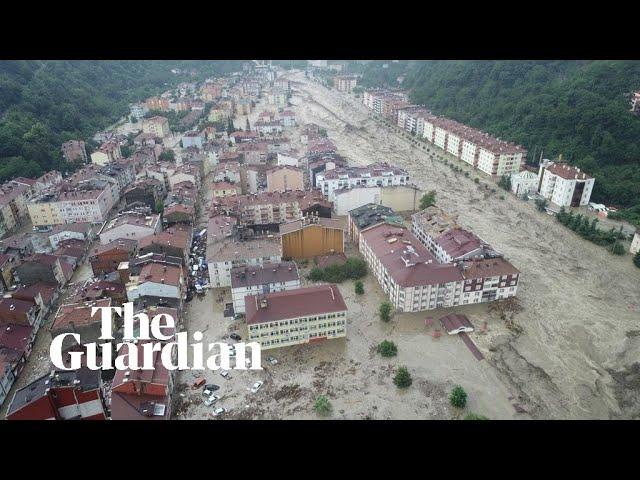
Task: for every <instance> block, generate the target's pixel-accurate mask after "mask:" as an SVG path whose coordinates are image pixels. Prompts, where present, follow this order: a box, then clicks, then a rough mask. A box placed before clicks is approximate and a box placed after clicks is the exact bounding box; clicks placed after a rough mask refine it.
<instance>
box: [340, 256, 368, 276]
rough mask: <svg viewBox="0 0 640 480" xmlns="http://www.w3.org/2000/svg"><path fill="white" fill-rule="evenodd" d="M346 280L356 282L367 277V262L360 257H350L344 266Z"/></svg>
mask: <svg viewBox="0 0 640 480" xmlns="http://www.w3.org/2000/svg"><path fill="white" fill-rule="evenodd" d="M343 270H344V275H345V277H346V278H351V279H353V280H356V279H358V278H363V277H365V276H366V275H367V262H365V261H364V260H363V259H361V258H358V257H349V258H347V261H346V262H345V263H344V266H343Z"/></svg>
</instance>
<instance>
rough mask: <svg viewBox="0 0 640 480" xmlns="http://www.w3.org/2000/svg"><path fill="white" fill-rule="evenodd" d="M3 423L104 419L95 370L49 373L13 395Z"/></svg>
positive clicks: (100, 391)
mask: <svg viewBox="0 0 640 480" xmlns="http://www.w3.org/2000/svg"><path fill="white" fill-rule="evenodd" d="M6 418H7V420H105V419H106V418H107V413H106V407H105V399H104V396H103V390H102V381H101V377H100V371H99V370H89V369H88V368H81V369H80V370H72V371H64V370H61V371H56V370H53V371H51V373H50V374H47V375H44V376H42V377H40V378H38V379H37V380H35V381H33V382H32V383H30V384H29V385H26V386H25V387H23V388H21V389H20V390H17V391H16V393H15V394H14V395H13V399H12V400H11V404H10V405H9V409H8V410H7V417H6Z"/></svg>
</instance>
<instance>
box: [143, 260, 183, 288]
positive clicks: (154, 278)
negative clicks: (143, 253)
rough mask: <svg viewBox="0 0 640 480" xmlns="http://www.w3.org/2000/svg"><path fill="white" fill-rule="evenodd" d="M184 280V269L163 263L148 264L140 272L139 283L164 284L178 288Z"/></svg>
mask: <svg viewBox="0 0 640 480" xmlns="http://www.w3.org/2000/svg"><path fill="white" fill-rule="evenodd" d="M181 278H182V268H180V267H178V266H175V265H167V264H163V263H155V262H153V263H147V264H146V265H145V266H143V267H142V270H140V276H139V278H138V281H139V282H140V283H144V282H153V283H163V284H166V285H172V286H174V287H177V286H179V285H180V279H181Z"/></svg>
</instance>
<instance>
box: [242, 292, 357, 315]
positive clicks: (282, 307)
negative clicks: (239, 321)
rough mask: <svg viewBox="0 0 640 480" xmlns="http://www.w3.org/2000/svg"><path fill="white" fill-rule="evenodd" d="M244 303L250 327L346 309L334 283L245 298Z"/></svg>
mask: <svg viewBox="0 0 640 480" xmlns="http://www.w3.org/2000/svg"><path fill="white" fill-rule="evenodd" d="M244 302H245V310H246V318H247V324H248V325H252V324H256V323H265V322H272V321H277V320H285V319H289V318H297V317H302V316H307V315H321V314H326V313H334V312H343V311H346V310H347V305H346V304H345V302H344V299H343V298H342V294H341V293H340V289H339V288H338V286H337V285H335V284H329V285H318V286H312V287H304V288H297V289H294V290H286V291H283V292H275V293H267V294H264V295H252V296H246V297H244Z"/></svg>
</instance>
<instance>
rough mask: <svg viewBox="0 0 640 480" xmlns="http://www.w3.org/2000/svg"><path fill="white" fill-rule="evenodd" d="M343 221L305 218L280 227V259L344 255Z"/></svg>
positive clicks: (313, 217) (312, 217)
mask: <svg viewBox="0 0 640 480" xmlns="http://www.w3.org/2000/svg"><path fill="white" fill-rule="evenodd" d="M344 231H345V229H344V221H342V220H338V219H336V218H322V217H316V216H310V217H309V216H307V217H304V218H301V219H300V220H294V221H293V222H288V223H283V224H282V225H280V238H281V242H282V258H291V259H302V258H313V257H317V256H319V255H327V254H329V253H344Z"/></svg>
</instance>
